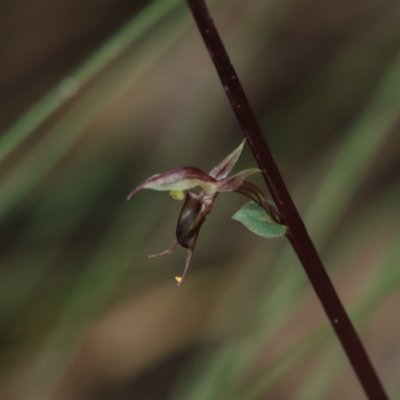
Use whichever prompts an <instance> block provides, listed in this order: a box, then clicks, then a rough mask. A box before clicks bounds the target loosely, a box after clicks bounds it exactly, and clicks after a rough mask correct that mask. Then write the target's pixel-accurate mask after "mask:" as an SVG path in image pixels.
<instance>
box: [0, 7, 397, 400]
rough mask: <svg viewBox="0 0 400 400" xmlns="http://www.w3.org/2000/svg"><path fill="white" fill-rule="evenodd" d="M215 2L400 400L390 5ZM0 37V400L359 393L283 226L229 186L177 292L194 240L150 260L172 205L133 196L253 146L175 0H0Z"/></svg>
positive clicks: (238, 63) (234, 53)
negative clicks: (161, 175)
mask: <svg viewBox="0 0 400 400" xmlns="http://www.w3.org/2000/svg"><path fill="white" fill-rule="evenodd" d="M208 3H209V5H210V7H211V10H212V13H213V16H214V18H215V21H216V23H217V26H218V27H219V29H220V32H221V35H222V38H223V40H224V41H225V44H226V47H227V49H228V51H229V53H230V55H231V58H232V61H233V63H234V65H235V67H236V69H237V72H238V74H239V77H240V79H241V81H242V83H243V85H244V88H245V90H246V92H247V94H248V96H249V100H250V102H251V104H252V106H253V107H254V110H255V112H256V115H257V117H258V120H259V121H260V124H261V125H262V127H263V131H264V135H265V137H266V138H267V141H268V142H269V144H270V147H271V150H272V152H273V154H274V156H275V159H276V162H277V164H278V166H279V167H280V168H281V171H282V173H283V176H284V178H285V180H286V182H287V184H288V187H289V189H290V191H291V193H292V195H293V197H294V200H295V202H296V204H297V205H298V207H299V209H300V211H301V213H302V215H303V216H304V219H305V222H306V225H307V227H308V228H309V232H310V235H311V237H312V238H313V240H314V242H315V244H316V246H317V248H318V250H319V252H320V254H321V256H322V258H323V260H324V262H325V264H326V267H327V268H328V270H329V273H330V275H331V277H332V279H333V282H334V284H335V286H336V287H337V290H338V292H339V294H340V296H341V298H342V299H343V302H344V304H345V306H346V308H347V309H348V310H349V312H350V313H351V316H352V318H353V320H354V322H355V325H356V327H357V329H358V331H359V332H360V335H361V336H362V339H363V341H364V343H365V346H366V348H367V350H368V352H369V354H370V355H371V358H372V360H373V363H374V365H375V366H376V369H377V370H378V372H379V375H380V377H381V378H382V381H383V383H384V385H385V387H386V388H387V390H388V392H389V394H390V395H391V397H392V398H393V399H395V398H400V383H399V382H400V372H399V371H400V343H399V342H400V341H399V337H400V318H399V313H398V307H399V306H398V304H399V302H400V291H399V290H398V289H399V285H400V230H399V217H398V213H397V209H398V205H399V200H400V180H399V178H400V162H399V160H400V158H399V154H400V139H399V138H400V136H399V128H400V126H399V115H400V3H399V2H398V1H393V0H371V1H368V2H365V1H362V0H351V1H339V0H334V1H331V2H318V1H317V0H297V1H289V0H284V1H278V0H269V1H265V0H247V1H243V0H241V1H240V0H229V1H228V0H220V1H209V2H208ZM0 43H1V45H0V52H1V53H0V54H1V59H2V67H1V70H0V99H1V107H0V117H1V118H0V131H1V132H2V133H1V136H0V162H1V165H0V185H1V186H0V189H1V195H0V218H1V224H0V235H1V241H0V257H1V262H0V327H1V331H0V332H1V334H0V346H1V352H0V370H1V375H0V376H1V378H0V399H7V400H9V399H13V400H14V399H16V400H17V399H18V400H26V399H30V400H45V399H46V400H47V399H48V400H53V399H54V400H69V399H74V400H80V399H82V400H83V399H85V400H86V399H87V400H109V399H113V400H125V399H139V400H147V399H170V400H175V399H176V400H187V399H190V400H203V399H204V400H214V399H218V400H220V399H229V400H257V399H299V400H313V399H315V400H319V399H332V400H333V399H352V400H357V399H364V398H365V397H364V394H363V392H362V390H361V388H360V385H359V384H358V382H357V380H356V378H355V376H354V373H353V372H352V370H351V368H350V367H349V364H348V361H347V359H346V357H345V355H344V354H343V351H342V349H341V347H340V345H339V343H338V341H337V340H336V338H335V337H334V335H333V333H332V330H331V328H330V326H329V325H328V323H327V320H326V318H325V315H324V314H323V312H322V310H321V306H320V305H319V303H318V302H317V301H316V298H315V295H314V293H313V292H312V289H311V287H310V285H309V284H308V282H307V280H306V278H305V274H304V273H303V270H302V268H301V266H300V264H299V262H298V260H297V259H296V258H295V257H294V255H293V252H292V250H291V248H290V246H289V245H288V243H287V242H286V240H284V239H276V240H265V239H261V238H258V237H256V236H254V235H252V234H251V233H250V232H248V231H247V230H246V229H244V228H243V227H242V226H241V225H240V224H238V223H236V222H234V221H232V220H231V219H230V217H231V216H232V215H233V214H234V213H235V211H236V210H237V209H238V208H239V207H240V206H241V205H242V204H243V203H244V202H245V199H243V198H241V197H240V196H238V195H236V194H232V193H227V194H225V195H223V194H222V195H220V196H219V198H218V199H217V201H216V203H215V206H214V211H213V213H212V214H211V215H210V216H209V217H208V219H207V223H206V224H204V226H203V228H202V231H201V233H200V236H199V239H198V241H197V248H196V251H195V254H194V257H193V260H192V265H191V268H190V270H189V273H188V276H187V278H186V280H185V282H184V284H183V285H182V286H181V287H180V288H176V287H175V281H174V277H175V276H176V275H180V274H181V272H182V269H183V266H184V259H185V252H184V251H183V250H182V249H179V250H177V251H176V252H175V253H174V254H173V255H170V256H165V257H162V258H157V259H148V258H147V255H148V254H153V253H156V252H159V251H162V250H164V249H165V248H167V247H168V246H169V245H170V244H171V243H172V242H173V240H174V231H175V224H176V221H177V217H178V214H179V210H180V207H181V203H179V202H177V201H175V200H173V199H172V198H170V197H169V196H168V195H167V194H166V193H158V192H151V191H143V192H140V193H139V194H137V195H136V196H135V197H134V198H133V199H132V200H131V202H129V203H127V202H126V200H125V199H126V196H127V194H128V193H129V192H130V191H131V190H132V189H133V188H134V187H135V186H136V185H137V184H138V183H140V182H141V181H142V180H144V179H145V178H147V177H148V176H149V175H152V174H154V173H158V172H162V171H165V170H168V169H171V168H173V167H178V166H196V167H198V168H201V169H202V170H205V171H209V170H210V169H211V168H212V167H213V166H214V165H215V164H216V163H217V162H218V161H220V160H221V159H222V158H223V157H224V156H225V155H227V154H228V153H229V152H231V151H232V150H233V149H234V148H235V147H236V146H237V145H238V144H239V143H240V142H241V140H242V135H241V132H240V129H239V127H238V124H237V122H236V120H235V118H234V116H233V113H232V111H231V109H230V106H229V104H228V101H227V99H226V97H225V93H224V91H223V89H222V88H221V85H220V83H219V81H218V78H217V75H216V72H215V71H214V69H213V66H212V64H211V62H210V59H209V57H208V55H207V53H206V51H205V48H204V45H203V43H202V42H201V40H200V36H199V34H198V32H197V30H196V28H195V26H194V23H193V20H192V18H191V15H190V14H189V12H188V9H187V7H186V4H185V2H184V1H178V0H154V1H145V0H141V1H135V2H128V1H123V0H113V1H111V0H100V1H97V2H94V1H84V2H81V1H77V0H75V1H67V0H58V1H49V0H43V1H39V0H32V1H30V2H24V1H22V0H14V1H12V2H5V1H3V2H1V3H0ZM254 165H255V162H254V161H253V159H252V156H251V154H250V152H249V150H248V148H245V150H244V152H243V155H242V157H241V159H240V160H239V163H238V166H237V169H235V170H236V171H237V170H240V169H241V168H249V167H253V166H254ZM252 181H253V182H255V183H257V184H258V185H259V186H260V187H262V188H263V189H264V190H265V187H264V185H263V182H262V180H261V178H260V177H256V178H254V179H252Z"/></svg>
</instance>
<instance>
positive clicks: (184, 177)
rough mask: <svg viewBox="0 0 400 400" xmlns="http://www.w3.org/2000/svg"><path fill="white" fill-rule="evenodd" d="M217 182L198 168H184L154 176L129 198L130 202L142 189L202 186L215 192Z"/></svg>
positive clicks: (184, 188)
mask: <svg viewBox="0 0 400 400" xmlns="http://www.w3.org/2000/svg"><path fill="white" fill-rule="evenodd" d="M215 183H216V180H215V179H214V178H212V177H210V176H208V175H207V174H206V173H205V172H203V171H201V170H200V169H197V168H192V167H183V168H175V169H172V170H171V171H167V172H163V173H161V174H157V175H153V176H151V177H150V178H148V179H146V180H145V181H144V182H143V183H141V184H140V185H139V186H137V187H136V188H135V189H134V190H133V191H132V192H131V193H130V194H129V196H128V200H130V199H131V197H132V196H133V195H134V194H135V193H137V192H138V191H139V190H141V189H153V190H169V191H170V190H187V189H191V188H193V187H195V186H200V187H201V188H202V189H204V190H205V191H207V192H211V193H212V192H213V191H215Z"/></svg>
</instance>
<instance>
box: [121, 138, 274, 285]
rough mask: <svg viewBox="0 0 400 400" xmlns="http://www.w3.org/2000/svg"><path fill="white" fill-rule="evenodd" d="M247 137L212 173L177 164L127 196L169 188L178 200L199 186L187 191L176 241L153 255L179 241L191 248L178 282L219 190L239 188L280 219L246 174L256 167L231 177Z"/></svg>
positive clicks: (166, 252)
mask: <svg viewBox="0 0 400 400" xmlns="http://www.w3.org/2000/svg"><path fill="white" fill-rule="evenodd" d="M244 143H245V141H243V142H242V144H241V145H240V146H239V147H238V148H237V149H236V150H234V151H233V152H232V153H231V154H229V155H228V156H227V157H226V158H225V159H223V160H222V161H221V162H220V163H219V164H218V165H216V166H215V167H214V168H213V169H212V170H211V171H210V173H209V174H206V173H205V172H203V171H201V170H200V169H197V168H193V167H183V168H176V169H172V170H170V171H167V172H164V173H161V174H157V175H153V176H151V177H150V178H148V179H146V180H145V181H144V182H143V183H141V184H140V185H139V186H137V187H136V188H135V189H134V190H133V191H132V192H131V193H130V194H129V196H128V200H130V199H131V197H132V196H133V195H134V194H135V193H137V192H138V191H139V190H141V189H153V190H166V191H169V194H170V195H171V196H172V197H173V198H174V199H177V200H183V198H184V197H185V194H184V191H186V190H189V189H192V188H194V187H197V186H199V187H200V188H201V189H203V190H202V192H200V193H199V194H197V193H194V192H191V191H188V192H187V193H186V198H185V201H184V204H183V207H182V210H181V213H180V215H179V219H178V224H177V227H176V241H175V242H174V243H173V244H172V246H171V247H170V248H168V249H167V250H165V251H163V252H161V253H158V254H154V255H151V256H149V257H158V256H162V255H165V254H171V253H172V252H173V251H174V250H175V249H176V248H177V247H178V246H179V245H181V246H182V247H184V248H185V249H188V251H187V256H186V265H185V269H184V271H183V274H182V276H180V277H176V278H175V279H176V280H177V282H178V286H179V285H180V284H181V283H182V281H183V279H184V277H185V275H186V272H187V270H188V268H189V265H190V261H191V259H192V255H193V251H194V247H195V244H196V240H197V236H198V234H199V231H200V228H201V226H202V224H203V222H204V221H205V219H206V216H207V214H209V213H210V212H211V210H212V206H213V203H214V201H215V199H216V197H217V196H218V194H219V193H222V192H237V193H241V194H243V195H244V196H246V197H248V198H250V199H251V200H253V201H254V202H255V203H257V204H258V205H259V206H261V207H262V208H263V209H264V210H265V211H266V212H267V213H268V214H269V215H271V216H272V217H273V219H275V220H278V217H277V214H276V213H275V211H274V209H273V208H271V206H270V205H269V203H268V202H267V200H266V198H265V197H264V195H263V193H262V192H261V191H260V190H259V189H258V188H257V187H256V186H254V185H253V184H251V183H250V182H248V181H246V178H247V177H249V176H250V175H253V174H255V173H257V172H260V170H259V169H257V168H250V169H246V170H244V171H241V172H238V173H237V174H235V175H232V176H230V177H228V174H229V173H230V172H231V170H232V168H233V167H234V166H235V164H236V162H237V160H238V159H239V156H240V154H241V152H242V150H243V146H244Z"/></svg>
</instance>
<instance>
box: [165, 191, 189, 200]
mask: <svg viewBox="0 0 400 400" xmlns="http://www.w3.org/2000/svg"><path fill="white" fill-rule="evenodd" d="M169 195H170V196H171V197H172V198H173V199H175V200H183V198H184V197H185V193H184V192H183V190H171V191H170V192H169Z"/></svg>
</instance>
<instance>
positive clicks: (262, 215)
mask: <svg viewBox="0 0 400 400" xmlns="http://www.w3.org/2000/svg"><path fill="white" fill-rule="evenodd" d="M232 219H234V220H235V221H238V222H241V223H242V224H243V225H244V226H245V227H246V228H247V229H248V230H250V231H251V232H253V233H255V234H256V235H259V236H263V237H266V238H275V237H281V236H284V235H285V234H286V231H287V227H286V226H285V225H280V224H277V223H276V222H274V221H273V220H272V218H271V217H270V216H269V215H268V214H267V213H266V212H265V210H264V209H263V208H262V207H260V206H259V205H258V204H256V203H255V202H254V201H250V202H248V203H246V204H245V205H244V206H243V207H242V208H241V209H240V210H239V211H238V212H237V213H235V215H234V216H233V217H232Z"/></svg>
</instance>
